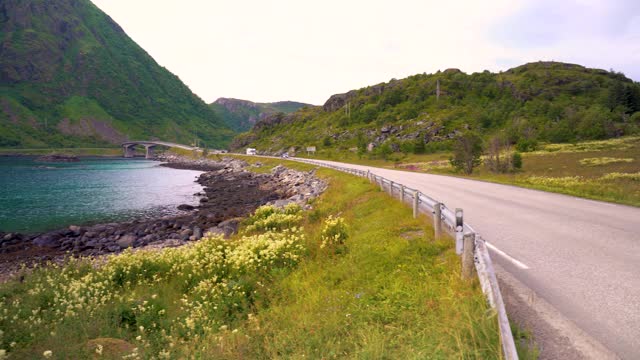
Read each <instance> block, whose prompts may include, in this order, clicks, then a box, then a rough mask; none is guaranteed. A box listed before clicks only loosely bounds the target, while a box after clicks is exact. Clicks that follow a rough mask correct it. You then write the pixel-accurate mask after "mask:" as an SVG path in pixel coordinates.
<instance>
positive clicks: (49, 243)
mask: <svg viewBox="0 0 640 360" xmlns="http://www.w3.org/2000/svg"><path fill="white" fill-rule="evenodd" d="M59 240H60V236H59V235H57V234H42V235H40V236H38V237H37V238H35V239H33V245H36V246H40V247H48V248H55V247H58V246H60V241H59Z"/></svg>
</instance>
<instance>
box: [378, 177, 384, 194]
mask: <svg viewBox="0 0 640 360" xmlns="http://www.w3.org/2000/svg"><path fill="white" fill-rule="evenodd" d="M378 180H380V191H384V179H383V178H381V177H379V178H378Z"/></svg>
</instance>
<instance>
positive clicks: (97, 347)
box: [86, 338, 136, 359]
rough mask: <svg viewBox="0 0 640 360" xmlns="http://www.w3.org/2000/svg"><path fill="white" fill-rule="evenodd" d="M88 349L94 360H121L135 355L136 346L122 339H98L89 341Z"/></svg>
mask: <svg viewBox="0 0 640 360" xmlns="http://www.w3.org/2000/svg"><path fill="white" fill-rule="evenodd" d="M86 348H87V352H88V353H89V354H93V357H92V358H94V359H102V358H105V359H116V358H118V359H120V358H122V357H125V356H127V355H130V354H131V353H133V352H134V349H135V348H136V346H135V345H133V344H130V343H128V342H126V341H124V340H121V339H115V338H97V339H92V340H89V341H87V345H86Z"/></svg>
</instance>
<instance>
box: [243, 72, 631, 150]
mask: <svg viewBox="0 0 640 360" xmlns="http://www.w3.org/2000/svg"><path fill="white" fill-rule="evenodd" d="M438 82H439V83H440V89H441V96H440V98H439V99H437V97H436V86H437V83H438ZM347 109H349V110H350V112H347ZM634 114H635V115H634ZM389 126H393V127H394V131H395V133H394V134H389V133H387V134H383V133H382V128H383V127H389ZM400 127H402V128H400ZM466 128H469V129H472V130H475V131H478V132H479V133H481V134H482V135H484V136H492V135H495V134H502V135H504V136H505V137H507V138H508V140H509V141H511V142H512V143H518V142H528V141H542V142H571V141H577V140H585V139H602V138H609V137H613V136H617V135H619V134H621V133H622V134H634V133H637V132H638V131H639V129H640V85H638V83H634V82H633V81H631V80H630V79H627V78H626V77H624V76H623V75H622V74H619V73H613V72H607V71H604V70H598V69H588V68H584V67H582V66H579V65H572V64H564V63H555V62H538V63H529V64H525V65H522V66H519V67H516V68H513V69H510V70H508V71H505V72H501V73H490V72H482V73H473V74H465V73H462V72H457V71H445V72H438V73H435V74H418V75H414V76H410V77H408V78H405V79H401V80H392V81H390V82H387V83H383V84H378V85H375V86H370V87H366V88H362V89H358V90H353V91H350V92H348V93H346V94H338V95H334V96H333V97H332V98H330V99H329V100H328V101H327V103H326V104H325V108H324V109H323V108H321V107H314V108H304V109H301V110H299V111H297V112H296V113H294V114H293V116H290V117H288V118H287V119H286V121H282V122H280V123H275V124H260V123H259V124H257V125H256V127H254V129H253V130H252V131H251V132H249V133H245V134H242V135H240V136H238V137H237V138H236V139H234V142H233V143H232V147H234V148H238V149H240V148H243V147H247V146H250V147H254V148H257V149H258V150H259V151H264V152H270V153H274V152H279V151H281V150H286V149H289V148H290V147H291V146H295V147H298V148H299V149H300V148H302V149H304V148H305V147H306V146H311V145H314V146H317V147H318V148H319V149H331V150H336V151H343V150H346V149H349V148H354V147H359V148H361V149H362V150H364V149H365V148H366V146H367V144H368V143H370V142H373V143H375V145H376V146H377V148H378V149H381V148H382V147H383V146H384V145H385V144H386V145H387V146H391V145H392V144H393V145H394V146H398V147H401V148H402V149H403V151H404V152H412V151H413V149H414V147H415V144H416V142H417V141H418V139H422V140H423V142H424V141H427V143H426V147H427V149H432V150H438V149H442V148H449V147H450V141H449V137H450V136H453V135H454V134H455V131H462V130H464V129H466ZM385 136H386V138H385Z"/></svg>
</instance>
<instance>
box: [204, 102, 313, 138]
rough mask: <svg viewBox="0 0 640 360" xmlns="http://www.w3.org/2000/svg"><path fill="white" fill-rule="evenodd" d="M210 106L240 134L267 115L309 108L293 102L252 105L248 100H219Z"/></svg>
mask: <svg viewBox="0 0 640 360" xmlns="http://www.w3.org/2000/svg"><path fill="white" fill-rule="evenodd" d="M210 106H211V108H212V109H213V110H214V111H215V113H216V114H217V115H218V116H219V117H220V118H221V119H222V120H224V122H225V123H226V124H227V126H229V127H230V128H232V129H233V130H235V131H238V132H242V131H247V130H249V129H251V128H252V127H253V125H255V123H256V122H258V121H259V120H261V119H264V118H265V117H266V116H268V115H273V114H277V113H285V114H288V113H292V112H294V111H296V110H298V109H300V108H302V107H305V106H309V104H303V103H299V102H295V101H279V102H274V103H254V102H251V101H248V100H239V99H229V98H220V99H218V100H216V101H214V102H213V103H212V104H211V105H210Z"/></svg>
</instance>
